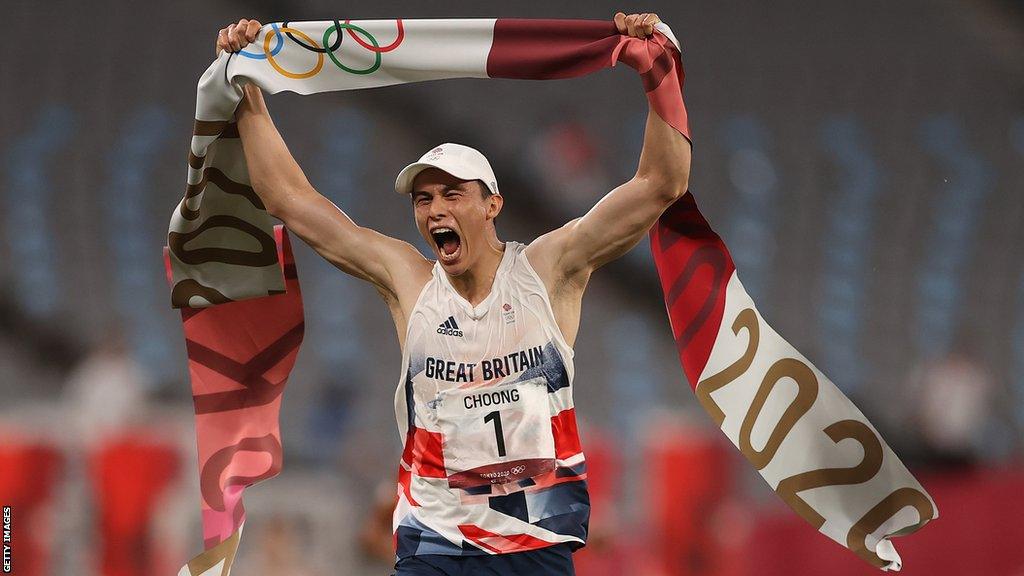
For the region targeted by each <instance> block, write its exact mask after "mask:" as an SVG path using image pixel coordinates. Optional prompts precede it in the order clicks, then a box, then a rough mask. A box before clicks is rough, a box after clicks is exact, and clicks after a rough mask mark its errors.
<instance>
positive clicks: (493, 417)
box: [484, 410, 505, 456]
mask: <svg viewBox="0 0 1024 576" xmlns="http://www.w3.org/2000/svg"><path fill="white" fill-rule="evenodd" d="M492 421H493V422H494V438H495V440H497V442H498V456H504V455H505V435H504V434H502V432H501V412H498V411H497V410H495V411H494V412H491V413H489V414H487V416H484V422H492Z"/></svg>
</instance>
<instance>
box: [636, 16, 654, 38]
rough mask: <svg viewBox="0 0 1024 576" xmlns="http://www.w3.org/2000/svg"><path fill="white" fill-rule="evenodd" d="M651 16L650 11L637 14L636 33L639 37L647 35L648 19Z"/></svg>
mask: <svg viewBox="0 0 1024 576" xmlns="http://www.w3.org/2000/svg"><path fill="white" fill-rule="evenodd" d="M650 16H651V15H650V14H649V13H647V12H641V13H640V15H639V16H637V20H636V35H637V37H638V38H646V37H647V19H648V18H649V17H650Z"/></svg>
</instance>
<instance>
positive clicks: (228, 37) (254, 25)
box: [217, 18, 263, 56]
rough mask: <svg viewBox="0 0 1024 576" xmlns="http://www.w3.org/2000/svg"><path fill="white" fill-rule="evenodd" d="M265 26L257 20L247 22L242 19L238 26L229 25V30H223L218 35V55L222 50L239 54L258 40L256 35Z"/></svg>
mask: <svg viewBox="0 0 1024 576" xmlns="http://www.w3.org/2000/svg"><path fill="white" fill-rule="evenodd" d="M262 27H263V25H262V24H260V23H259V21H257V20H246V19H245V18H242V19H241V20H239V21H238V23H237V24H228V27H227V28H221V29H220V32H218V33H217V55H218V56H220V51H221V50H227V51H228V52H239V51H241V50H242V48H245V47H246V46H248V45H249V43H250V42H253V41H255V40H256V33H257V32H259V30H260V28H262Z"/></svg>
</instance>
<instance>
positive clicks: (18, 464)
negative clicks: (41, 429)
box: [0, 438, 63, 576]
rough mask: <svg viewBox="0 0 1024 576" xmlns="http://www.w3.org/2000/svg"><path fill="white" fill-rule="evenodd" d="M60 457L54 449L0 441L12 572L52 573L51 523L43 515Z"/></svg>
mask: <svg viewBox="0 0 1024 576" xmlns="http://www.w3.org/2000/svg"><path fill="white" fill-rule="evenodd" d="M62 465H63V457H62V456H61V455H60V453H59V452H58V450H57V448H55V447H53V446H46V445H42V444H36V443H31V442H26V443H20V442H19V441H18V440H16V439H9V438H8V439H4V441H3V442H0V505H2V506H4V507H9V508H8V510H7V513H8V514H9V517H5V518H4V519H3V520H4V522H7V521H8V520H9V521H10V527H11V542H10V543H9V544H7V545H9V546H10V547H11V556H10V559H11V562H12V566H11V568H12V573H14V574H19V575H20V576H45V575H48V574H51V570H50V559H51V558H52V557H53V553H52V545H53V542H52V539H51V538H49V535H50V534H52V533H53V522H52V519H51V518H49V517H48V515H47V514H46V513H45V512H46V510H47V506H48V505H50V504H52V502H53V499H54V493H55V492H56V488H57V483H58V480H59V479H60V473H61V468H62Z"/></svg>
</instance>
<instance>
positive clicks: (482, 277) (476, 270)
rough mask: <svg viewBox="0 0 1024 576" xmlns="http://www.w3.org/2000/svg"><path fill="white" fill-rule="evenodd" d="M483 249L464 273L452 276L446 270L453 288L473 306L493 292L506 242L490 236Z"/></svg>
mask: <svg viewBox="0 0 1024 576" xmlns="http://www.w3.org/2000/svg"><path fill="white" fill-rule="evenodd" d="M483 250H484V251H483V254H481V255H480V257H479V258H477V259H476V262H474V263H473V265H472V266H470V267H469V268H467V269H466V271H465V272H463V273H462V274H459V275H458V276H452V275H451V274H448V273H447V272H445V274H446V275H447V276H448V281H449V282H450V283H451V285H452V288H455V291H456V292H458V293H459V295H460V296H462V297H463V298H465V299H466V301H468V302H469V303H470V304H471V305H473V306H476V305H477V304H479V303H480V302H483V300H484V298H487V295H488V294H490V293H491V286H493V285H494V277H495V276H496V275H497V274H498V266H500V265H501V258H502V256H504V255H505V243H504V242H501V241H500V240H498V238H497V237H493V238H488V239H487V243H486V244H485V245H484V247H483Z"/></svg>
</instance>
